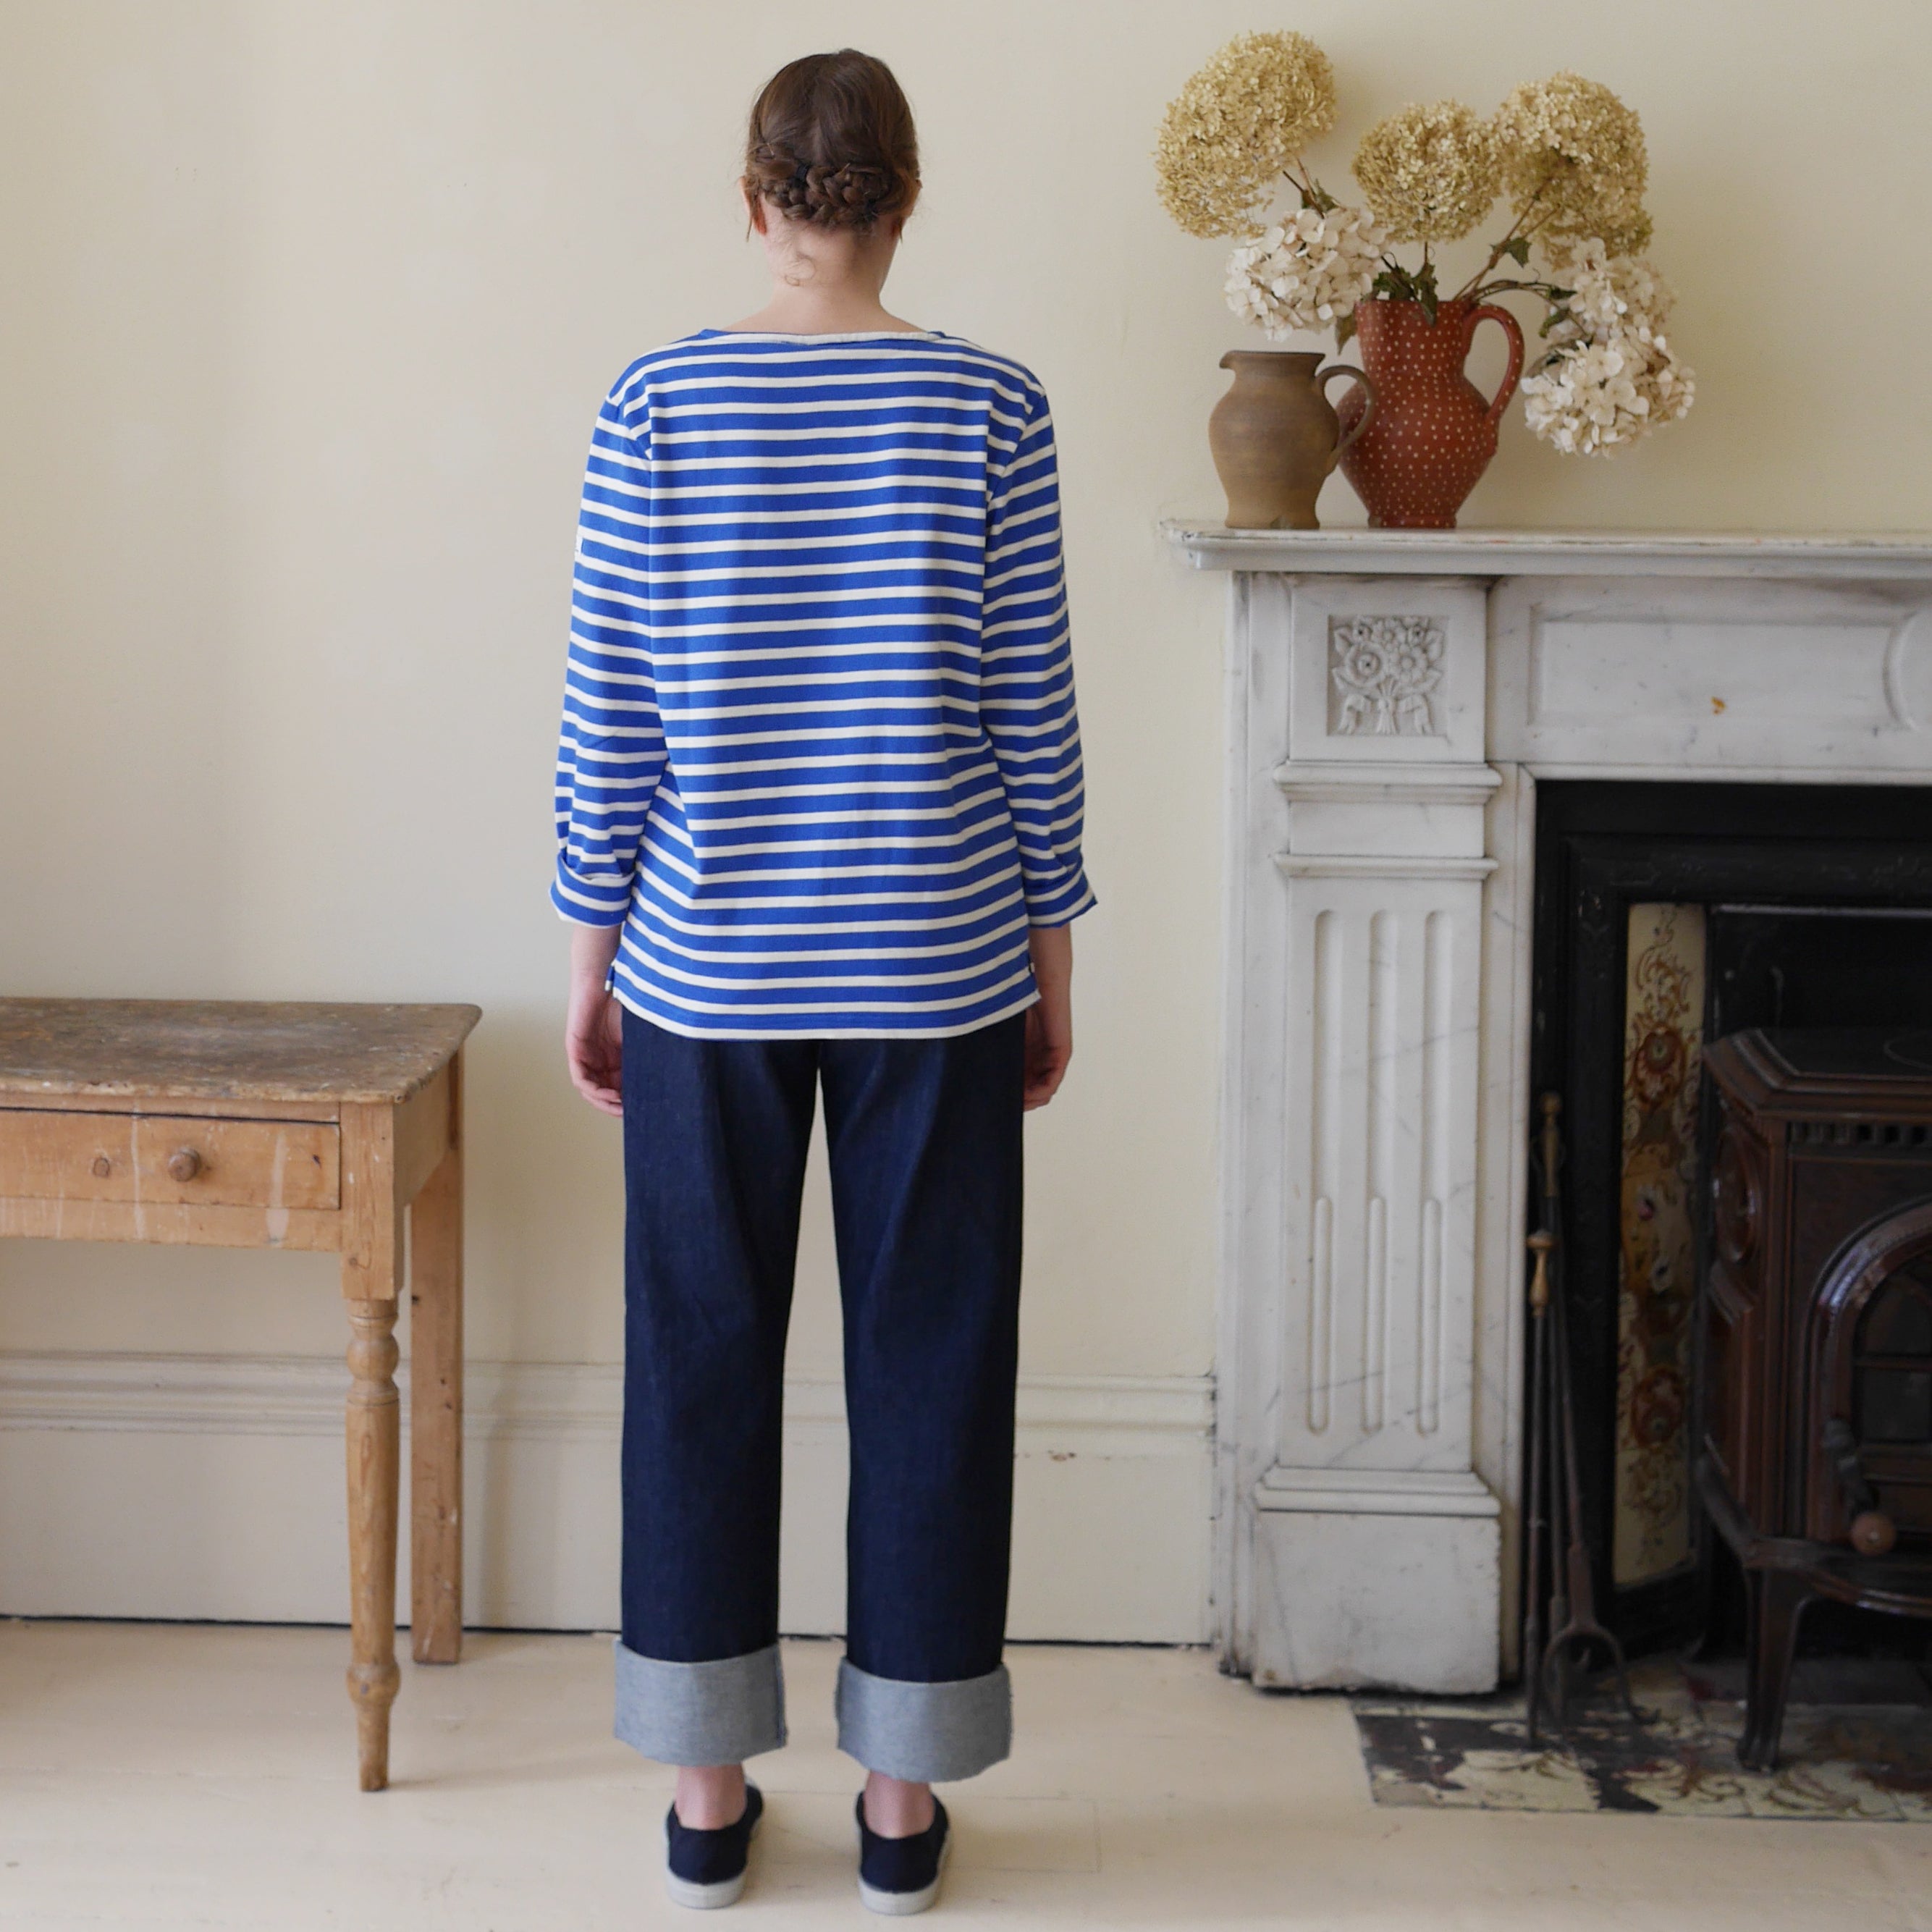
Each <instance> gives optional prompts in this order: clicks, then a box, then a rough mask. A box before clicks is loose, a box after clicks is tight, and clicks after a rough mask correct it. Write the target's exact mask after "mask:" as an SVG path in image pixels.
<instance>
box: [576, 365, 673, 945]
mask: <svg viewBox="0 0 1932 1932" xmlns="http://www.w3.org/2000/svg"><path fill="white" fill-rule="evenodd" d="M625 394H626V381H625V379H624V378H620V379H619V383H618V385H617V387H616V389H613V390H612V391H611V392H610V395H609V396H608V397H607V398H606V399H605V401H604V407H603V409H602V410H601V411H600V412H599V413H598V419H597V428H596V430H595V433H594V434H593V435H592V439H591V444H590V458H589V463H587V465H586V467H585V470H584V476H583V508H582V511H581V512H580V516H579V518H578V523H577V564H576V571H575V575H574V581H573V584H572V588H571V618H570V653H569V659H568V665H567V667H566V669H565V676H564V693H563V726H562V732H561V733H560V736H559V744H558V747H557V758H556V839H557V855H556V877H555V878H554V880H553V881H552V883H551V886H550V902H551V904H553V905H554V906H555V907H556V910H558V911H559V913H562V915H563V916H564V917H565V919H571V920H574V921H575V922H577V924H579V925H582V926H619V925H621V924H622V922H623V920H624V916H625V912H626V910H628V907H629V905H630V901H631V874H632V873H633V871H634V869H635V868H636V865H637V847H638V844H639V842H640V839H641V838H642V837H643V829H644V820H645V819H646V817H647V816H648V814H649V811H650V808H651V800H652V798H653V796H655V793H656V791H657V788H658V781H659V780H660V779H661V778H662V777H663V775H664V765H665V748H664V728H663V724H662V721H661V719H660V718H659V717H658V703H657V691H656V687H655V683H654V682H653V680H652V667H651V649H650V630H649V618H648V608H649V607H648V603H647V598H646V581H645V578H646V571H647V570H648V568H649V552H648V549H647V547H646V519H645V510H646V501H647V491H648V489H649V479H648V473H647V466H646V459H645V455H644V453H643V450H642V449H640V443H639V439H638V437H637V435H636V434H634V431H633V428H632V425H631V422H629V421H628V411H627V409H626V405H625Z"/></svg>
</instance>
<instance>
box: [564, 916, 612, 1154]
mask: <svg viewBox="0 0 1932 1932" xmlns="http://www.w3.org/2000/svg"><path fill="white" fill-rule="evenodd" d="M622 930H623V929H622V927H621V926H576V927H574V928H573V929H571V935H570V1006H569V1010H568V1017H567V1018H566V1019H565V1022H564V1027H563V1051H564V1055H565V1058H566V1059H567V1060H568V1061H569V1063H570V1079H571V1085H573V1086H574V1087H575V1088H576V1089H577V1091H578V1092H579V1093H580V1094H582V1095H583V1097H584V1098H585V1099H586V1100H588V1101H589V1103H590V1104H591V1105H592V1106H593V1107H595V1109H597V1111H598V1112H599V1113H600V1114H614V1115H616V1116H617V1117H618V1118H619V1119H622V1117H623V1112H624V1013H623V1009H622V1007H619V1005H618V1004H617V1002H616V1000H615V999H614V998H612V996H611V995H610V993H609V992H607V991H606V990H605V989H604V980H605V979H606V977H607V976H608V975H609V973H610V962H611V961H612V960H613V959H616V956H617V940H618V936H619V934H620V933H621V932H622Z"/></svg>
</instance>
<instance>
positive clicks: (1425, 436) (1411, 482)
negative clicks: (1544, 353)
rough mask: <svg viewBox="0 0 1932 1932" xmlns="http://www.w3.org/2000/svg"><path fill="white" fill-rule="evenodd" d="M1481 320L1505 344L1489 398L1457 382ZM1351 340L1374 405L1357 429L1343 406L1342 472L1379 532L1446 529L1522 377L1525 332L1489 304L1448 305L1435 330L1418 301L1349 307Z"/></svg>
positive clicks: (1492, 449)
mask: <svg viewBox="0 0 1932 1932" xmlns="http://www.w3.org/2000/svg"><path fill="white" fill-rule="evenodd" d="M1484 321H1488V322H1493V323H1498V324H1499V325H1500V326H1501V327H1502V332H1503V333H1504V334H1505V335H1507V336H1508V338H1509V367H1508V369H1507V370H1505V372H1504V374H1503V380H1502V385H1501V386H1500V387H1499V389H1497V391H1496V394H1495V395H1493V396H1490V397H1485V396H1484V395H1483V393H1482V392H1481V390H1479V389H1478V388H1477V387H1476V386H1475V383H1472V382H1471V381H1470V380H1469V377H1466V375H1464V374H1463V364H1464V363H1465V362H1467V361H1468V359H1469V342H1470V338H1472V336H1474V335H1475V332H1476V325H1477V323H1479V322H1484ZM1355 334H1356V339H1357V340H1358V341H1359V342H1360V343H1361V345H1362V363H1363V366H1364V368H1367V371H1368V372H1369V374H1370V376H1371V377H1373V379H1374V381H1375V386H1376V397H1377V399H1378V401H1379V403H1380V404H1381V407H1379V409H1378V410H1376V413H1375V419H1374V424H1373V427H1371V426H1370V422H1369V420H1368V419H1367V417H1366V416H1364V417H1362V419H1361V421H1360V422H1356V417H1357V416H1358V414H1359V406H1358V404H1356V401H1355V398H1354V397H1353V396H1352V395H1348V396H1344V397H1343V398H1342V407H1341V410H1340V415H1341V419H1342V422H1343V426H1344V427H1345V428H1347V427H1349V426H1351V425H1353V427H1354V428H1355V436H1354V437H1352V438H1351V439H1349V440H1348V441H1346V442H1345V443H1343V449H1346V451H1347V452H1348V454H1347V455H1346V456H1345V457H1344V458H1343V460H1342V473H1343V475H1345V476H1346V477H1347V478H1348V479H1349V481H1350V482H1351V483H1352V484H1354V485H1355V493H1356V495H1357V496H1359V497H1361V499H1362V501H1363V502H1364V505H1366V506H1367V509H1368V512H1369V521H1370V523H1372V524H1373V525H1375V526H1376V527H1377V528H1379V529H1394V530H1403V529H1409V530H1453V529H1454V528H1455V527H1456V512H1457V511H1458V510H1460V508H1462V507H1463V499H1465V498H1466V496H1468V495H1469V492H1470V491H1471V490H1473V489H1474V488H1475V487H1476V484H1477V483H1478V480H1479V479H1480V478H1481V475H1482V473H1483V472H1484V470H1485V469H1487V468H1488V467H1489V466H1490V458H1492V457H1493V456H1494V455H1496V425H1497V423H1498V422H1499V421H1500V420H1501V419H1502V413H1503V411H1504V410H1506V409H1508V407H1509V401H1510V398H1511V397H1512V396H1513V395H1515V394H1516V386H1517V378H1518V377H1520V376H1521V375H1522V374H1523V331H1522V330H1521V329H1519V328H1518V327H1517V320H1516V317H1514V316H1513V315H1511V314H1510V312H1509V311H1508V309H1504V308H1497V307H1496V305H1495V304H1494V303H1493V302H1484V304H1482V305H1481V307H1480V308H1474V307H1472V306H1471V305H1470V304H1469V303H1468V302H1444V303H1442V304H1441V305H1439V307H1438V308H1437V309H1436V323H1435V326H1434V327H1433V328H1432V327H1431V326H1430V322H1429V318H1428V316H1427V314H1425V313H1424V309H1423V307H1422V305H1421V303H1420V302H1388V301H1383V300H1380V299H1378V300H1376V301H1373V302H1359V303H1358V304H1357V305H1356V308H1355Z"/></svg>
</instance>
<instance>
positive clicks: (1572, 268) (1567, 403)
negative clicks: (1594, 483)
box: [1522, 236, 1697, 456]
mask: <svg viewBox="0 0 1932 1932" xmlns="http://www.w3.org/2000/svg"><path fill="white" fill-rule="evenodd" d="M1546 253H1547V254H1549V255H1550V257H1551V262H1552V269H1553V273H1555V274H1556V275H1559V276H1560V277H1561V278H1562V281H1563V282H1564V283H1565V285H1566V286H1568V287H1571V288H1572V289H1574V291H1575V293H1574V294H1573V295H1571V296H1570V297H1569V298H1568V300H1567V301H1565V302H1564V304H1563V305H1562V308H1560V309H1559V311H1558V312H1557V314H1558V319H1557V320H1556V323H1554V324H1553V326H1552V328H1551V329H1550V344H1551V347H1550V353H1548V354H1547V356H1545V357H1544V359H1543V361H1542V362H1541V363H1540V364H1539V365H1538V367H1537V368H1536V369H1535V371H1534V372H1533V373H1532V374H1529V375H1528V376H1526V377H1524V378H1523V384H1522V388H1523V417H1524V420H1525V421H1526V422H1528V424H1529V427H1530V428H1531V430H1532V431H1533V432H1534V433H1535V434H1536V435H1538V436H1540V437H1542V438H1543V440H1544V442H1546V443H1550V444H1553V446H1555V447H1556V449H1560V450H1562V452H1565V455H1582V456H1589V455H1595V454H1597V453H1598V452H1601V451H1607V450H1610V449H1614V448H1616V447H1617V446H1619V445H1622V444H1628V443H1634V442H1636V441H1637V439H1638V438H1639V437H1644V436H1647V435H1649V434H1650V432H1651V431H1652V430H1654V429H1655V428H1658V427H1659V426H1660V425H1662V424H1664V423H1667V422H1676V420H1677V419H1678V418H1679V417H1680V416H1682V415H1683V414H1684V413H1685V411H1686V410H1688V409H1689V408H1690V407H1691V403H1692V401H1694V398H1695V397H1696V395H1697V383H1696V380H1695V378H1694V377H1693V375H1692V374H1691V371H1690V370H1689V369H1688V368H1685V365H1684V364H1683V363H1682V362H1680V361H1679V359H1678V357H1677V355H1676V352H1675V351H1674V350H1673V349H1672V348H1671V347H1670V340H1669V338H1667V336H1666V335H1665V334H1664V318H1665V317H1666V316H1667V315H1668V314H1670V308H1671V305H1672V303H1673V301H1674V300H1675V299H1676V298H1675V297H1674V296H1673V294H1672V293H1671V290H1670V284H1668V283H1667V282H1666V281H1664V278H1663V277H1662V276H1661V275H1658V272H1656V270H1655V269H1653V268H1652V267H1651V266H1650V264H1649V263H1648V262H1643V261H1639V260H1635V259H1634V258H1633V257H1630V256H1627V255H1616V254H1612V252H1611V251H1610V249H1609V248H1607V247H1606V246H1605V245H1604V243H1603V242H1601V241H1599V240H1598V239H1597V238H1596V237H1595V236H1588V237H1585V238H1583V239H1577V240H1574V241H1571V242H1567V243H1562V244H1559V245H1557V246H1556V247H1554V248H1550V249H1548V250H1547V251H1546Z"/></svg>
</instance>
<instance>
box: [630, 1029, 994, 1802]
mask: <svg viewBox="0 0 1932 1932" xmlns="http://www.w3.org/2000/svg"><path fill="white" fill-rule="evenodd" d="M1024 1043H1025V1017H1024V1016H1016V1017H1014V1018H1013V1019H1006V1020H1001V1021H998V1022H995V1024H994V1025H992V1026H989V1027H986V1028H981V1029H980V1031H977V1032H974V1033H969V1034H962V1035H959V1036H958V1037H954V1038H952V1039H947V1040H919V1039H904V1038H899V1039H888V1040H691V1039H687V1038H685V1037H682V1036H681V1035H679V1034H672V1033H669V1032H667V1031H664V1030H663V1029H662V1028H658V1027H655V1026H653V1025H651V1024H650V1022H648V1021H646V1020H643V1019H639V1018H638V1017H637V1016H636V1015H635V1014H634V1013H628V1012H627V1013H625V1016H624V1163H625V1185H626V1195H627V1204H628V1212H627V1218H626V1226H625V1382H624V1440H623V1511H624V1520H623V1532H624V1541H623V1633H622V1641H621V1643H620V1644H619V1649H618V1653H617V1673H618V1674H617V1722H616V1730H617V1735H618V1736H619V1737H620V1738H622V1739H625V1742H628V1743H630V1744H631V1745H634V1746H635V1747H636V1748H637V1749H638V1750H639V1751H642V1752H643V1754H645V1755H646V1757H653V1758H657V1759H659V1760H662V1761H664V1762H666V1763H676V1764H724V1763H735V1762H736V1761H737V1760H740V1759H742V1758H745V1757H751V1756H752V1755H754V1754H756V1753H757V1752H759V1751H770V1750H773V1749H775V1748H776V1747H777V1746H778V1745H781V1744H782V1743H783V1742H784V1697H783V1688H782V1685H781V1682H780V1680H779V1676H778V1650H777V1640H778V1496H779V1460H780V1440H781V1426H782V1405H783V1395H784V1348H785V1331H786V1326H787V1321H788V1319H789V1316H790V1309H791V1295H792V1277H793V1263H794V1259H795V1257H796V1250H797V1244H798V1225H799V1199H800V1196H801V1193H802V1189H803V1184H804V1178H805V1148H806V1144H807V1142H808V1138H809V1136H810V1133H811V1122H812V1114H813V1109H814V1103H815V1098H816V1094H817V1091H818V1090H819V1089H820V1088H823V1092H824V1095H825V1123H826V1145H827V1148H828V1151H829V1154H830V1160H831V1169H832V1214H833V1220H834V1223H835V1228H836V1231H837V1236H838V1274H839V1283H840V1292H841V1298H842V1301H843V1304H844V1341H845V1348H844V1355H845V1409H846V1416H847V1423H848V1426H849V1430H850V1442H851V1484H850V1493H849V1496H848V1499H847V1520H846V1566H847V1567H846V1577H847V1582H846V1655H845V1658H844V1661H843V1662H842V1663H841V1665H840V1667H839V1679H838V1721H839V1744H840V1746H841V1748H842V1749H844V1750H845V1751H848V1752H850V1754H851V1755H853V1757H856V1758H857V1759H858V1760H859V1763H862V1765H864V1766H866V1768H867V1769H870V1770H875V1771H880V1772H886V1774H888V1775H891V1776H893V1777H898V1778H916V1779H934V1780H937V1779H944V1778H966V1777H971V1775H973V1774H974V1772H979V1771H983V1770H984V1769H986V1766H989V1765H990V1764H994V1763H998V1761H999V1760H1000V1759H1001V1758H1002V1757H1005V1756H1006V1754H1007V1750H1008V1748H1009V1746H1010V1739H1011V1731H1012V1719H1011V1694H1010V1688H1009V1685H1008V1682H1007V1673H1006V1668H1005V1666H1004V1664H1002V1663H1001V1646H1002V1642H1003V1640H1004V1633H1005V1624H1006V1610H1007V1561H1008V1550H1009V1544H1010V1536H1011V1529H1012V1518H1013V1384H1014V1377H1015V1373H1016V1366H1017V1355H1018V1330H1019V1283H1020V1214H1021V1172H1022V1155H1021V1121H1022V1090H1023V1086H1024V1079H1025V1046H1024Z"/></svg>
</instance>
